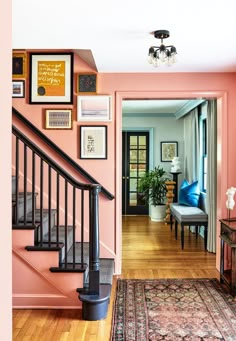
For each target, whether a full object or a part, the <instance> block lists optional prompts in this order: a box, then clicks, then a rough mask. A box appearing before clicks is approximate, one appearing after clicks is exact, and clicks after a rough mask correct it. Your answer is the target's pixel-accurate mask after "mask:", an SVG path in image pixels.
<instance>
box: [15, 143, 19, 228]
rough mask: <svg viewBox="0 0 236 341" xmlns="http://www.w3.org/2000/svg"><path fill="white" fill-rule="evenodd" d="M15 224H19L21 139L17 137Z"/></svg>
mask: <svg viewBox="0 0 236 341" xmlns="http://www.w3.org/2000/svg"><path fill="white" fill-rule="evenodd" d="M15 224H16V225H18V224H19V138H18V137H16V210H15Z"/></svg>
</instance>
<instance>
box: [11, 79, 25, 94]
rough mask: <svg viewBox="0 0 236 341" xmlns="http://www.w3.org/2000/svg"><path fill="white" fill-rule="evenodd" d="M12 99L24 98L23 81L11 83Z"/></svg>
mask: <svg viewBox="0 0 236 341" xmlns="http://www.w3.org/2000/svg"><path fill="white" fill-rule="evenodd" d="M12 97H21V98H23V97H25V81H14V80H13V81H12Z"/></svg>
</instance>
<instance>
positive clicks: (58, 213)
mask: <svg viewBox="0 0 236 341" xmlns="http://www.w3.org/2000/svg"><path fill="white" fill-rule="evenodd" d="M59 205H60V175H59V173H57V246H58V245H59V222H60V206H59Z"/></svg>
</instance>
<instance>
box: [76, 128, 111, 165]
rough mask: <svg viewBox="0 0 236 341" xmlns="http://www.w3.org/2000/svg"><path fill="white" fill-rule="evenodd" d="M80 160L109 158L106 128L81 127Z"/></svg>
mask: <svg viewBox="0 0 236 341" xmlns="http://www.w3.org/2000/svg"><path fill="white" fill-rule="evenodd" d="M80 158H81V159H106V158H107V127H106V126H80Z"/></svg>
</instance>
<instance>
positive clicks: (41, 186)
mask: <svg viewBox="0 0 236 341" xmlns="http://www.w3.org/2000/svg"><path fill="white" fill-rule="evenodd" d="M40 245H41V246H43V159H41V162H40Z"/></svg>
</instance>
